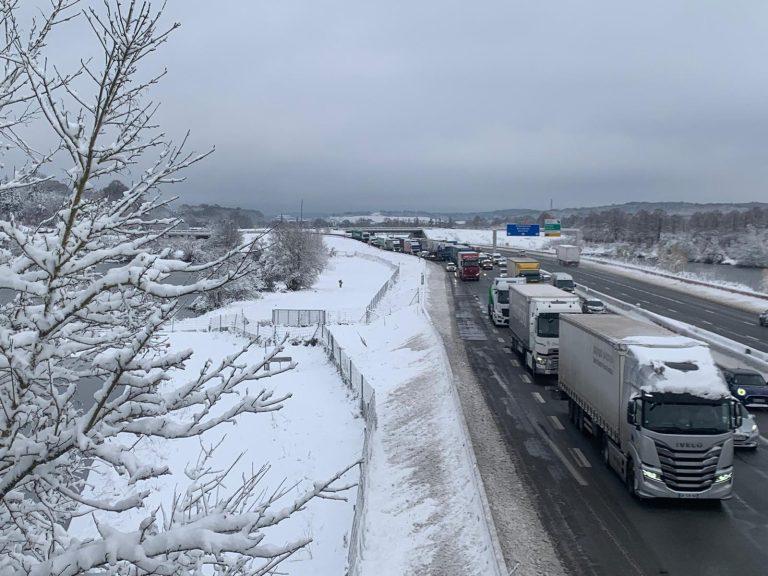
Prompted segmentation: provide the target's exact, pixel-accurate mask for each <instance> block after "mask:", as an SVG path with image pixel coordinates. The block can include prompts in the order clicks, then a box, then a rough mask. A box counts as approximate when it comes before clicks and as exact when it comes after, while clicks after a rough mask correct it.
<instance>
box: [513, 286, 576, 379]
mask: <svg viewBox="0 0 768 576" xmlns="http://www.w3.org/2000/svg"><path fill="white" fill-rule="evenodd" d="M579 313H581V306H580V304H579V297H578V296H574V295H573V294H568V293H567V292H564V291H563V290H560V289H559V288H555V287H554V286H552V285H550V284H512V285H510V286H509V328H510V330H511V331H512V345H513V346H514V348H515V349H516V350H517V352H518V354H520V355H521V356H522V357H523V358H524V360H525V365H526V366H527V367H528V369H529V370H530V371H531V373H533V374H534V375H536V374H557V369H558V349H559V339H558V337H559V323H560V322H559V320H560V315H561V314H579Z"/></svg>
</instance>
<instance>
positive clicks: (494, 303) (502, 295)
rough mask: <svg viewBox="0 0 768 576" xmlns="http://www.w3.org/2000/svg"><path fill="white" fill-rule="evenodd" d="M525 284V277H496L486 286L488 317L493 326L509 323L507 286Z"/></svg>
mask: <svg viewBox="0 0 768 576" xmlns="http://www.w3.org/2000/svg"><path fill="white" fill-rule="evenodd" d="M512 284H525V278H507V277H497V278H494V279H493V282H491V285H490V286H488V317H489V318H490V319H491V322H493V324H494V325H495V326H507V325H508V324H509V287H510V286H511V285H512Z"/></svg>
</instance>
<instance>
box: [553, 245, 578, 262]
mask: <svg viewBox="0 0 768 576" xmlns="http://www.w3.org/2000/svg"><path fill="white" fill-rule="evenodd" d="M555 250H556V252H557V262H558V263H559V264H560V265H561V266H578V265H579V260H580V258H581V248H579V247H578V246H574V245H573V244H558V246H557V247H556V248H555Z"/></svg>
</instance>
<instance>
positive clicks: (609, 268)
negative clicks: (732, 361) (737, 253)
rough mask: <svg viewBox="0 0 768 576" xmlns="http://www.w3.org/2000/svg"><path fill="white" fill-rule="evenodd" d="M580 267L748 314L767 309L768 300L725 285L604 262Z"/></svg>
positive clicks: (584, 263) (589, 260) (584, 262)
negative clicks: (724, 305) (703, 282)
mask: <svg viewBox="0 0 768 576" xmlns="http://www.w3.org/2000/svg"><path fill="white" fill-rule="evenodd" d="M581 266H583V267H585V268H593V269H597V270H602V271H605V272H610V273H611V274H619V275H621V276H625V277H627V278H635V279H637V280H642V281H643V282H647V283H649V284H655V285H657V286H663V287H665V288H671V289H673V290H677V291H678V292H683V293H686V294H694V295H696V296H699V297H701V298H704V299H706V300H711V301H713V302H720V303H725V304H728V305H729V306H733V307H735V308H741V309H742V310H747V311H749V312H755V313H757V312H761V311H763V310H765V309H766V308H768V299H766V298H760V297H758V296H749V295H748V294H744V293H737V292H734V291H733V288H732V287H730V286H728V285H727V284H725V285H723V286H721V287H718V286H716V285H711V286H705V285H702V284H692V283H690V282H686V281H684V280H676V279H674V278H670V277H669V276H666V275H659V274H658V273H654V272H653V271H651V270H643V269H639V268H636V267H628V266H626V265H623V264H619V263H610V262H605V261H600V262H597V261H594V260H592V259H582V262H581Z"/></svg>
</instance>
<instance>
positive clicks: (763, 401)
mask: <svg viewBox="0 0 768 576" xmlns="http://www.w3.org/2000/svg"><path fill="white" fill-rule="evenodd" d="M755 402H756V403H757V404H765V398H755Z"/></svg>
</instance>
